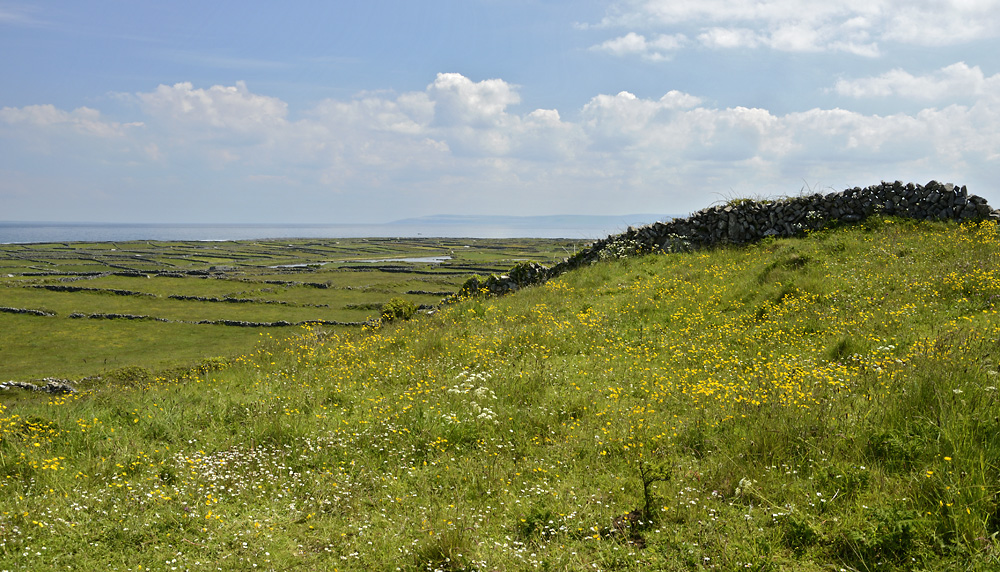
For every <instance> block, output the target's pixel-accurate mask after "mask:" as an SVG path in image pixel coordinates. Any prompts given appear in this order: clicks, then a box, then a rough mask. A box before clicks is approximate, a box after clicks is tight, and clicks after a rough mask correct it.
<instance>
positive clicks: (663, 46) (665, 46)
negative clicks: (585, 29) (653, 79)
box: [591, 32, 687, 61]
mask: <svg viewBox="0 0 1000 572" xmlns="http://www.w3.org/2000/svg"><path fill="white" fill-rule="evenodd" d="M686 42H687V37H686V36H684V34H674V35H666V34H659V35H657V36H654V37H653V38H652V39H651V40H647V39H646V37H645V36H642V35H640V34H636V33H635V32H629V33H628V34H625V35H624V36H621V37H618V38H614V39H612V40H606V41H605V42H603V43H601V44H599V45H596V46H592V47H591V50H594V51H600V52H607V53H609V54H612V55H615V56H631V55H638V56H641V57H643V58H644V59H647V60H652V61H663V60H667V59H670V57H671V54H672V52H674V51H676V50H678V49H680V48H681V47H682V46H683V45H684V44H685V43H686Z"/></svg>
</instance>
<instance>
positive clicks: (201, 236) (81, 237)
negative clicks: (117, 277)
mask: <svg viewBox="0 0 1000 572" xmlns="http://www.w3.org/2000/svg"><path fill="white" fill-rule="evenodd" d="M671 218H673V216H671V215H656V214H631V215H619V216H603V215H550V216H468V215H432V216H426V217H418V218H408V219H401V220H397V221H393V222H389V223H383V224H192V223H186V224H166V223H149V224H144V223H92V222H12V221H0V244H11V243H39V242H42V243H44V242H115V241H128V240H162V241H170V240H195V241H198V240H203V241H225V240H267V239H281V238H372V237H407V238H413V237H444V238H573V239H597V238H603V237H605V236H607V235H609V234H614V233H617V232H622V231H623V230H625V229H626V228H627V227H629V226H641V225H645V224H650V223H653V222H657V221H664V220H669V219H671Z"/></svg>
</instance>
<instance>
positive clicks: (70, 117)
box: [0, 104, 142, 137]
mask: <svg viewBox="0 0 1000 572" xmlns="http://www.w3.org/2000/svg"><path fill="white" fill-rule="evenodd" d="M0 120H2V121H4V122H6V123H8V124H10V125H22V126H29V127H38V128H44V129H61V128H68V129H70V130H72V131H74V132H76V133H81V134H84V135H96V136H98V137H118V136H122V135H124V134H125V130H126V129H127V128H129V127H142V123H141V122H135V123H126V124H122V123H117V122H114V121H105V120H104V119H102V118H101V113H100V112H99V111H97V110H96V109H91V108H89V107H79V108H77V109H74V110H73V111H63V110H61V109H57V108H56V107H55V106H54V105H50V104H45V105H28V106H25V107H20V108H17V107H4V108H2V109H0Z"/></svg>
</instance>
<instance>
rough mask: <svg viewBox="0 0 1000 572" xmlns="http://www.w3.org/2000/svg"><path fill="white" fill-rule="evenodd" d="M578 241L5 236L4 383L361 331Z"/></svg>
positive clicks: (1, 263)
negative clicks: (319, 327)
mask: <svg viewBox="0 0 1000 572" xmlns="http://www.w3.org/2000/svg"><path fill="white" fill-rule="evenodd" d="M579 245H580V243H578V242H575V241H567V240H546V239H537V240H536V239H515V240H502V241H501V240H484V239H432V238H427V239H421V238H417V239H376V238H370V239H330V240H319V239H308V240H271V241H233V242H157V241H139V242H121V243H110V242H109V243H46V244H6V245H0V332H2V336H0V381H6V380H17V381H26V380H31V379H38V378H43V377H59V378H72V379H78V378H81V377H85V376H94V375H99V374H101V373H106V372H110V371H114V370H117V369H121V368H127V367H142V368H146V369H148V370H154V371H155V370H161V369H164V368H170V367H177V366H188V365H191V364H194V363H196V362H198V361H200V360H202V359H206V358H215V357H226V356H230V355H233V354H236V353H241V352H244V351H246V350H247V349H248V348H251V347H252V346H253V345H254V343H256V341H257V340H258V339H259V337H260V336H261V334H262V333H264V332H267V333H269V334H270V335H272V336H285V335H289V333H290V332H292V331H294V330H295V329H296V328H298V327H299V325H301V324H302V323H305V322H320V323H324V324H325V325H326V326H328V327H333V328H337V327H338V326H337V324H345V325H344V326H340V327H344V328H356V327H357V324H360V323H363V322H365V321H367V320H369V319H371V318H373V317H377V316H378V314H379V310H380V308H381V307H382V305H383V304H384V303H385V302H387V301H389V300H391V299H393V298H398V299H402V300H406V301H409V302H412V303H413V304H415V305H418V306H420V305H423V306H430V305H436V304H437V303H439V302H440V301H441V299H442V298H443V297H444V296H447V295H449V294H451V293H454V292H455V291H456V290H457V289H458V287H459V286H460V285H461V284H462V282H463V281H464V280H465V279H466V278H467V277H468V276H470V275H472V274H475V273H491V272H498V271H503V270H507V269H508V268H510V267H511V266H512V265H513V264H514V263H516V262H517V261H520V260H529V261H538V262H542V263H545V264H552V263H553V262H555V261H558V260H561V259H562V258H563V257H565V256H567V255H568V254H572V252H573V251H574V249H575V248H578V247H579ZM285 323H287V325H282V324H285ZM248 324H249V325H248Z"/></svg>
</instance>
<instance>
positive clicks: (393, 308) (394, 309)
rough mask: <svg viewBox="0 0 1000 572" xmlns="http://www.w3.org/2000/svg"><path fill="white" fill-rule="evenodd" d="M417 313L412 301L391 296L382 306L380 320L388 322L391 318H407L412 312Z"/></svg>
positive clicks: (411, 315)
mask: <svg viewBox="0 0 1000 572" xmlns="http://www.w3.org/2000/svg"><path fill="white" fill-rule="evenodd" d="M416 313H417V306H416V304H414V303H413V302H410V301H408V300H403V299H402V298H393V299H392V300H389V301H388V302H386V303H385V304H384V305H383V306H382V316H381V317H382V322H383V323H388V322H391V321H393V320H397V319H401V320H409V319H410V318H412V317H413V314H416Z"/></svg>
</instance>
